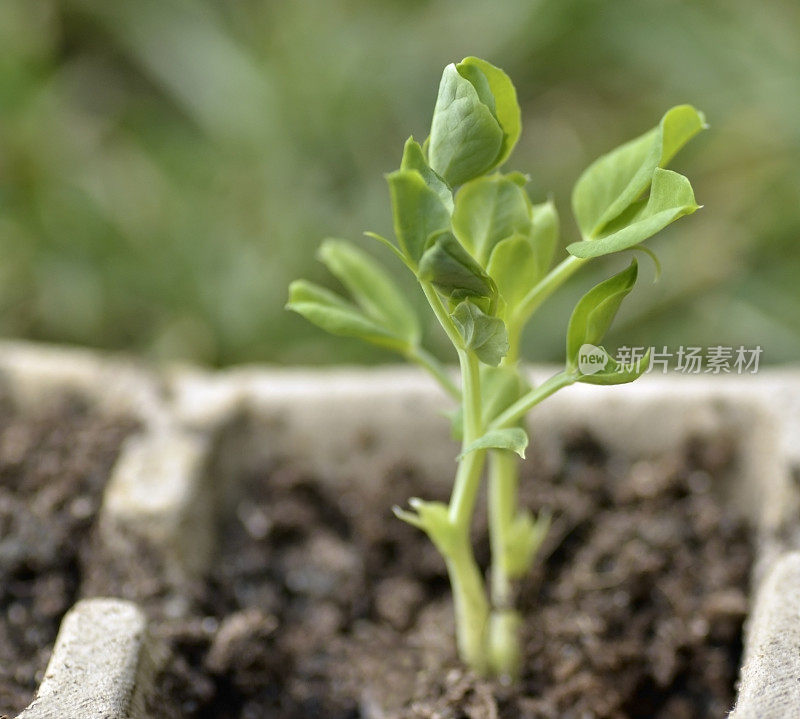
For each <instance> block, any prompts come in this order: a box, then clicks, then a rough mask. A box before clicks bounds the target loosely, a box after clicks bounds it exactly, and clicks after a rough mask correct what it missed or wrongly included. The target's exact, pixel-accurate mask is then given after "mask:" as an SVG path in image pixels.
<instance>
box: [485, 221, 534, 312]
mask: <svg viewBox="0 0 800 719" xmlns="http://www.w3.org/2000/svg"><path fill="white" fill-rule="evenodd" d="M486 271H487V272H488V273H489V276H490V277H491V278H492V279H493V280H494V281H495V284H496V285H497V291H498V292H499V293H500V296H501V297H502V298H503V299H504V300H505V302H506V309H507V311H508V312H509V313H512V312H513V311H514V309H515V308H516V307H517V305H518V304H519V303H520V302H521V301H522V300H523V298H524V297H525V295H526V294H527V293H528V291H529V290H530V288H531V287H533V286H534V285H535V284H536V281H537V280H538V278H539V265H538V262H537V258H536V252H535V250H534V249H533V245H532V244H531V241H530V238H529V237H527V236H526V235H520V234H516V235H512V236H511V237H507V238H506V239H505V240H502V241H501V242H498V243H497V244H496V245H495V247H494V250H492V255H491V257H490V258H489V265H488V266H487V268H486Z"/></svg>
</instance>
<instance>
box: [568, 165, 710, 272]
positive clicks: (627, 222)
mask: <svg viewBox="0 0 800 719" xmlns="http://www.w3.org/2000/svg"><path fill="white" fill-rule="evenodd" d="M699 207H700V206H699V205H698V204H697V203H696V202H695V199H694V192H693V191H692V186H691V184H689V180H688V179H686V178H685V177H684V176H683V175H680V174H678V173H677V172H672V170H662V169H657V170H656V171H655V173H654V174H653V184H652V186H651V188H650V197H649V198H648V199H646V200H641V201H639V202H635V203H633V204H632V205H631V206H630V207H629V208H628V209H627V210H626V211H625V212H623V213H622V215H620V216H619V218H617V219H615V220H614V221H613V222H611V223H610V224H609V225H608V232H607V233H604V234H603V235H601V236H600V237H598V239H596V240H583V241H582V242H573V243H572V244H571V245H569V246H568V247H567V250H568V251H569V252H570V254H572V255H574V256H575V257H600V256H602V255H608V254H610V253H612V252H619V251H620V250H628V249H630V248H632V247H635V246H636V245H638V244H639V243H640V242H643V241H644V240H646V239H647V238H648V237H652V236H653V235H655V234H656V233H657V232H660V231H661V230H663V229H664V228H665V227H666V226H667V225H669V224H670V223H672V222H674V221H675V220H677V219H678V218H680V217H683V216H684V215H691V214H692V213H693V212H695V211H696V210H698V209H699Z"/></svg>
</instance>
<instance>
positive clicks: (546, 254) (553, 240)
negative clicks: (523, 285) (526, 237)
mask: <svg viewBox="0 0 800 719" xmlns="http://www.w3.org/2000/svg"><path fill="white" fill-rule="evenodd" d="M558 233H559V222H558V211H557V210H556V206H555V205H554V204H553V203H552V202H551V201H550V200H548V201H547V202H543V203H541V204H540V205H534V206H533V207H532V208H531V232H530V238H531V245H532V246H533V251H534V253H535V255H536V267H537V271H536V280H539V279H541V278H542V277H544V276H545V275H546V274H547V271H548V270H549V269H550V265H551V264H552V263H553V255H554V254H555V251H556V245H557V244H558Z"/></svg>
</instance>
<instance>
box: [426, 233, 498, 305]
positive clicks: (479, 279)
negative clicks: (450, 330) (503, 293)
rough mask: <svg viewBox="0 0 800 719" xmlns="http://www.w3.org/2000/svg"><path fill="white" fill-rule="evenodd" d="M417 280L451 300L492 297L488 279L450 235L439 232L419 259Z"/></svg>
mask: <svg viewBox="0 0 800 719" xmlns="http://www.w3.org/2000/svg"><path fill="white" fill-rule="evenodd" d="M419 278H420V279H421V280H424V281H426V282H430V283H431V284H433V285H434V286H435V287H436V288H437V289H438V290H439V291H440V292H442V293H443V294H445V295H447V296H448V297H450V298H451V299H453V300H460V299H464V298H465V297H491V296H492V295H493V294H494V293H495V286H494V283H493V282H492V280H491V278H490V277H489V275H487V274H486V272H484V270H483V268H482V267H481V266H480V265H479V264H478V263H477V262H476V261H475V259H474V258H473V257H472V256H471V255H470V254H469V252H467V251H466V250H465V249H464V248H463V247H462V246H461V244H460V243H459V241H458V240H457V239H456V238H455V236H454V235H453V233H452V232H441V233H439V234H438V235H436V236H435V237H434V238H433V242H432V244H431V246H430V247H429V248H428V249H427V250H425V254H424V255H423V256H422V258H421V259H420V262H419Z"/></svg>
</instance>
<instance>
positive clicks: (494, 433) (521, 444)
mask: <svg viewBox="0 0 800 719" xmlns="http://www.w3.org/2000/svg"><path fill="white" fill-rule="evenodd" d="M527 446H528V434H527V433H526V432H525V430H524V429H522V428H521V427H507V428H505V429H493V430H490V431H489V432H487V433H486V434H484V435H483V436H482V437H479V438H478V439H476V440H475V441H474V442H471V443H470V444H469V445H468V446H467V447H465V449H464V451H463V452H462V453H461V454H459V455H458V459H462V458H463V457H464V455H465V454H469V453H470V452H475V451H476V450H478V449H507V450H511V451H512V452H516V453H517V454H518V455H519V456H520V457H522V458H523V459H525V449H526V448H527Z"/></svg>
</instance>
